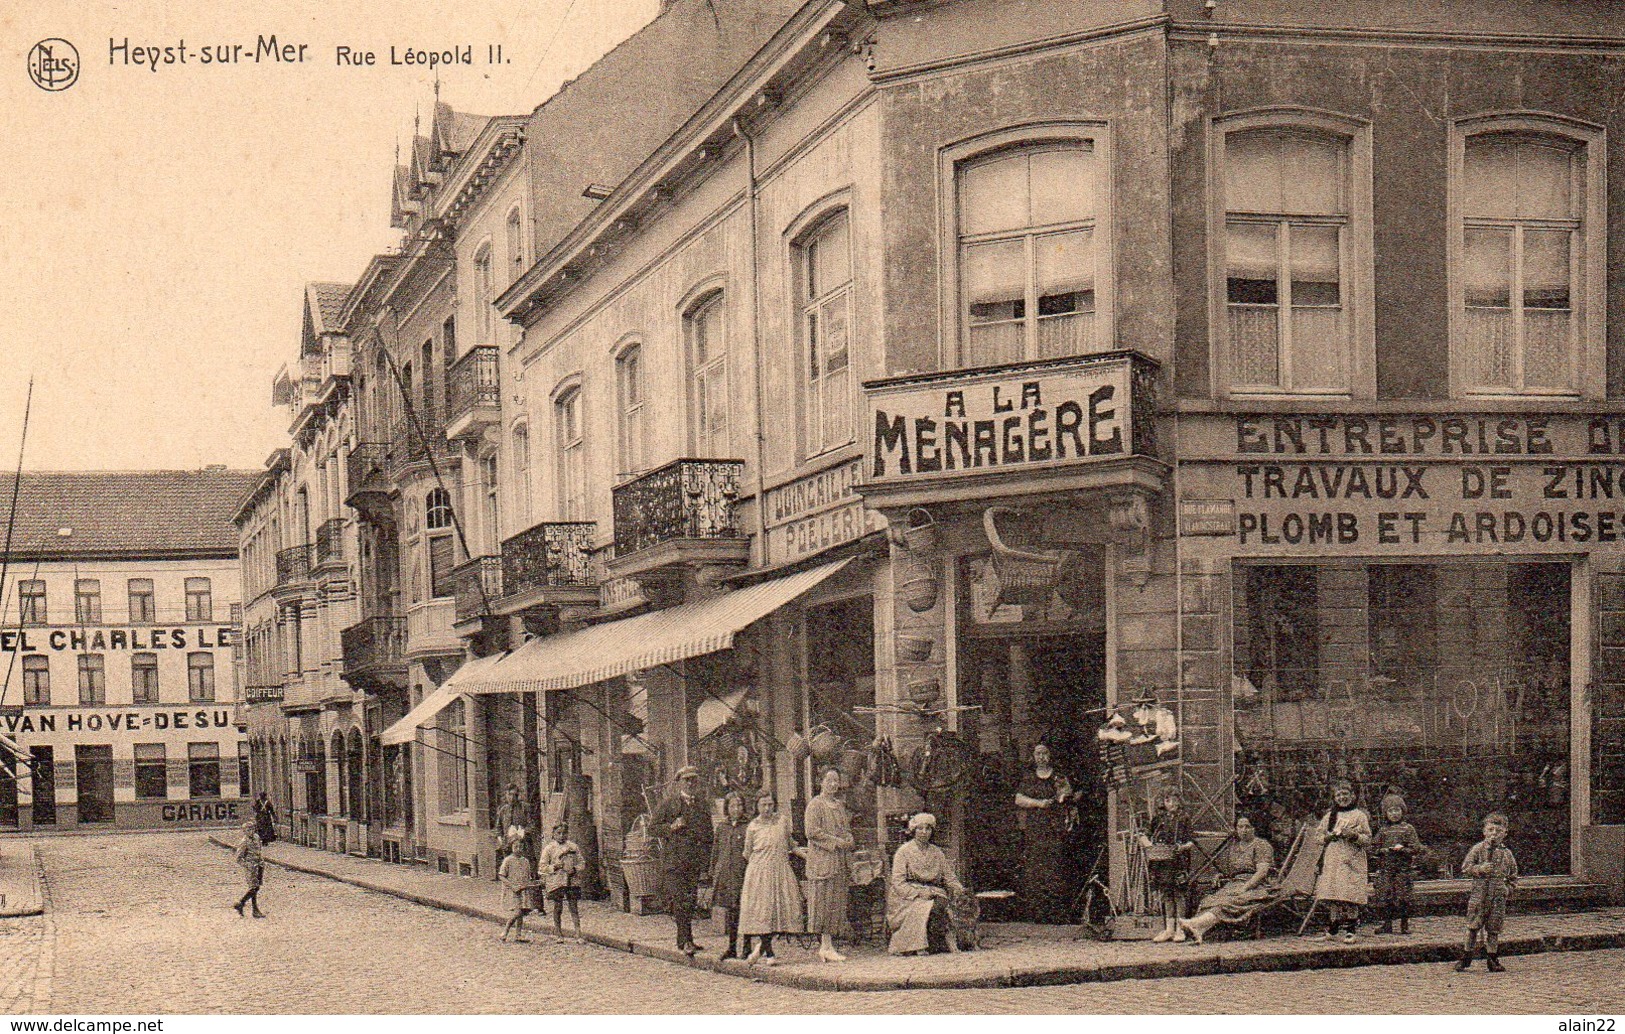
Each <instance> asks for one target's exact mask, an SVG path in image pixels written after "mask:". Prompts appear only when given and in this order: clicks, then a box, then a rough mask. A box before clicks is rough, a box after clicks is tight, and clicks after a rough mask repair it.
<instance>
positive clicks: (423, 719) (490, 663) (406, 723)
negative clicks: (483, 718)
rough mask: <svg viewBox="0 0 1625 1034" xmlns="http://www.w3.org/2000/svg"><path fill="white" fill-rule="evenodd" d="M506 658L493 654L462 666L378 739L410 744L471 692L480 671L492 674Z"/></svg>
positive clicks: (391, 743) (386, 742) (383, 741)
mask: <svg viewBox="0 0 1625 1034" xmlns="http://www.w3.org/2000/svg"><path fill="white" fill-rule="evenodd" d="M502 658H503V655H502V654H492V655H491V656H489V657H475V658H474V659H473V660H470V661H464V662H463V666H462V667H461V668H458V669H457V670H456V671H454V672H452V673H451V676H450V677H449V678H447V679H446V681H444V682H442V683H441V684H440V687H439V688H438V689H436V690H435V691H434V692H433V693H430V694H429V695H428V696H426V697H424V698H423V700H422V701H421V702H420V703H419V704H418V706H416V707H414V708H412V710H410V711H408V712H406V717H405V718H402V719H401V720H400V721H398V722H396V723H395V724H394V725H391V726H390V727H389V728H387V729H385V730H384V731H383V733H382V734H380V735H379V737H378V739H379V741H380V742H382V743H384V744H385V745H388V746H393V745H395V744H397V743H410V742H411V741H412V740H414V739H416V738H417V734H418V730H419V729H420V728H422V727H423V726H424V725H427V724H428V723H429V722H432V721H434V719H435V716H436V715H438V714H439V713H440V712H441V711H444V710H445V709H446V708H448V707H450V706H451V702H452V701H453V700H456V699H457V698H458V697H460V696H462V695H463V694H464V693H467V692H469V689H468V686H467V683H468V682H469V680H471V679H473V678H476V677H477V676H478V675H479V674H480V673H481V672H485V671H489V670H490V669H492V668H494V667H495V666H496V663H497V661H499V660H501V659H502Z"/></svg>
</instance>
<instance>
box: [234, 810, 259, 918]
mask: <svg viewBox="0 0 1625 1034" xmlns="http://www.w3.org/2000/svg"><path fill="white" fill-rule="evenodd" d="M237 865H238V867H239V868H241V869H242V870H243V884H244V886H245V887H247V889H246V890H245V891H243V896H242V897H240V898H238V899H237V903H236V904H235V905H232V906H231V907H232V908H235V909H236V910H237V914H238V915H242V914H243V906H244V905H250V904H251V905H253V906H254V912H253V915H254V918H255V919H264V918H265V913H264V912H261V911H260V885H261V884H263V883H264V882H265V857H264V855H263V854H262V853H261V852H260V835H259V831H258V829H256V828H255V821H254V820H253V819H249V820H248V821H247V822H244V823H243V838H242V839H241V840H239V841H238V842H237Z"/></svg>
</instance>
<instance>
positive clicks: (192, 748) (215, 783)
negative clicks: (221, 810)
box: [186, 743, 220, 799]
mask: <svg viewBox="0 0 1625 1034" xmlns="http://www.w3.org/2000/svg"><path fill="white" fill-rule="evenodd" d="M186 788H187V791H188V792H189V793H190V794H191V796H192V797H193V798H194V799H195V798H198V797H219V796H220V744H218V743H188V744H187V745H186Z"/></svg>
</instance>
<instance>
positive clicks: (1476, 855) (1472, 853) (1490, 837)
mask: <svg viewBox="0 0 1625 1034" xmlns="http://www.w3.org/2000/svg"><path fill="white" fill-rule="evenodd" d="M1507 826H1508V823H1507V817H1506V816H1505V815H1503V814H1501V813H1500V812H1498V811H1492V812H1490V813H1489V814H1488V815H1486V816H1484V839H1483V840H1480V841H1479V842H1478V843H1476V844H1474V845H1473V846H1472V849H1471V850H1469V851H1468V852H1467V858H1466V860H1465V861H1463V862H1462V863H1461V874H1462V875H1463V876H1466V877H1468V878H1469V879H1471V880H1472V881H1473V889H1472V892H1471V893H1470V894H1469V895H1468V896H1467V943H1466V945H1465V946H1464V947H1463V948H1462V951H1461V961H1460V962H1458V963H1456V969H1457V971H1461V970H1465V969H1468V968H1470V967H1471V966H1472V964H1473V954H1474V953H1475V952H1476V951H1477V950H1478V931H1480V930H1483V931H1484V965H1485V967H1486V968H1488V969H1489V971H1490V972H1491V973H1501V972H1504V971H1505V970H1506V967H1505V966H1503V965H1501V927H1502V925H1503V924H1504V923H1505V922H1506V917H1507V898H1508V897H1510V896H1511V895H1512V891H1513V890H1514V889H1515V888H1516V887H1517V885H1518V859H1517V858H1515V857H1514V856H1513V854H1512V851H1511V849H1510V848H1508V847H1507V846H1506V838H1507Z"/></svg>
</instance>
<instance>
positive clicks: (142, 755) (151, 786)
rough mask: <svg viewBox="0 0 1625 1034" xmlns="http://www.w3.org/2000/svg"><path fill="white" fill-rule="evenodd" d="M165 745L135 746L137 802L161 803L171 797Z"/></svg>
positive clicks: (148, 744) (147, 744)
mask: <svg viewBox="0 0 1625 1034" xmlns="http://www.w3.org/2000/svg"><path fill="white" fill-rule="evenodd" d="M165 771H166V769H165V762H164V745H163V744H162V743H137V744H136V745H135V796H136V799H137V800H147V801H161V800H163V799H164V798H166V797H168V796H169V787H168V785H167V783H168V779H167V777H166V775H165Z"/></svg>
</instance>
